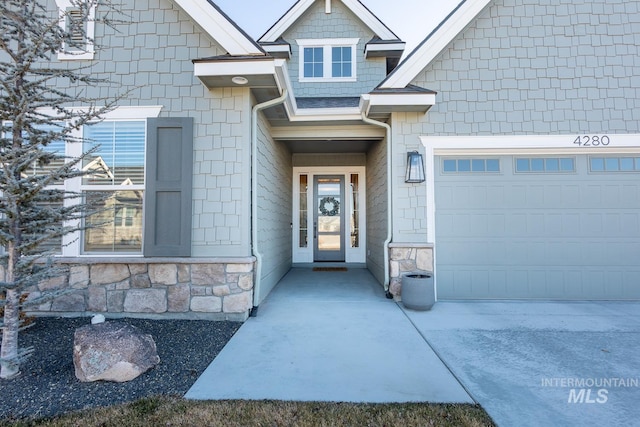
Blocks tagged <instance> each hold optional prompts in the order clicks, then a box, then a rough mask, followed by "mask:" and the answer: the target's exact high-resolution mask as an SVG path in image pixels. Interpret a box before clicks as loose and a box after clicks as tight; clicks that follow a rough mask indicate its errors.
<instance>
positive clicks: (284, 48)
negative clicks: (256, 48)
mask: <svg viewBox="0 0 640 427" xmlns="http://www.w3.org/2000/svg"><path fill="white" fill-rule="evenodd" d="M260 45H261V46H262V49H264V50H265V51H266V52H267V53H268V54H269V55H271V56H273V57H274V58H282V59H291V44H290V43H288V42H287V41H285V40H284V39H282V38H279V39H278V40H276V41H275V42H264V43H260Z"/></svg>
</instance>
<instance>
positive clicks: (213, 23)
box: [174, 0, 264, 56]
mask: <svg viewBox="0 0 640 427" xmlns="http://www.w3.org/2000/svg"><path fill="white" fill-rule="evenodd" d="M174 1H175V2H176V4H178V6H180V7H181V8H182V9H183V10H184V11H185V12H186V13H187V14H188V15H189V16H191V18H192V19H193V20H194V21H196V22H197V23H198V25H200V26H201V27H202V28H203V29H204V30H205V31H206V32H207V33H208V34H209V35H210V36H211V37H213V38H214V39H215V40H216V41H217V42H218V43H220V45H222V47H223V48H224V49H225V50H226V51H227V52H228V53H229V54H231V55H238V56H242V55H263V56H264V52H263V51H262V50H261V49H260V48H259V47H258V46H256V44H255V43H254V42H253V40H251V39H249V38H248V37H247V36H246V35H245V34H243V33H242V31H240V30H239V29H238V27H236V26H235V25H234V24H233V23H231V22H230V21H229V20H228V19H227V17H225V16H224V15H223V14H221V13H220V12H219V11H218V9H216V8H215V7H213V6H212V5H211V4H209V2H208V1H207V0H174Z"/></svg>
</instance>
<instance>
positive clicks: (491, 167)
mask: <svg viewBox="0 0 640 427" xmlns="http://www.w3.org/2000/svg"><path fill="white" fill-rule="evenodd" d="M442 171H443V172H444V173H486V172H490V173H496V172H500V160H499V159H486V158H467V159H443V160H442Z"/></svg>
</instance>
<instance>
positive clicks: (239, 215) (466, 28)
mask: <svg viewBox="0 0 640 427" xmlns="http://www.w3.org/2000/svg"><path fill="white" fill-rule="evenodd" d="M118 1H121V2H122V9H123V12H124V13H125V14H127V15H128V16H130V18H131V23H130V24H128V25H126V26H124V27H123V28H122V29H121V30H123V31H122V32H121V33H116V32H112V31H105V29H104V28H101V27H100V26H99V25H96V26H95V28H91V31H94V32H95V39H96V41H97V42H98V43H99V44H100V45H102V46H105V48H104V49H102V50H100V51H96V52H93V51H92V49H87V51H88V53H87V54H83V55H80V56H78V55H70V56H68V55H66V54H64V53H61V54H60V55H59V57H58V59H57V60H58V61H60V63H62V64H64V63H65V62H66V63H73V64H75V63H76V62H80V63H82V64H87V65H90V70H91V72H92V73H94V74H95V75H96V76H98V77H108V78H109V79H111V80H112V81H115V82H117V83H118V85H119V87H118V88H115V89H113V90H114V93H113V94H112V95H115V94H116V91H122V90H130V89H132V95H131V96H129V97H128V98H126V99H124V100H122V101H121V102H120V104H119V106H118V108H117V109H116V110H114V111H113V112H112V113H109V115H108V116H107V117H106V118H105V121H104V122H102V123H100V124H99V125H96V126H91V127H87V128H86V130H85V132H86V133H87V135H88V136H91V139H92V140H94V141H99V142H101V144H102V145H101V149H100V151H98V152H97V153H96V155H95V157H94V158H92V159H91V161H89V162H87V164H86V165H84V166H85V167H86V168H89V169H90V170H92V171H93V170H95V171H96V173H95V174H92V175H91V176H90V177H88V178H85V179H84V180H79V181H73V182H69V183H67V184H66V185H67V186H69V188H70V189H73V190H77V191H83V192H86V193H87V194H88V195H89V196H90V195H91V192H92V191H105V190H106V191H111V192H112V193H113V196H112V197H110V198H108V199H107V201H106V202H103V203H105V206H106V207H108V208H109V209H110V210H109V212H112V214H111V216H112V219H113V221H112V223H111V225H110V226H108V227H103V228H99V229H94V230H91V231H90V232H86V233H84V234H79V235H76V236H69V237H68V239H67V240H66V241H65V242H64V243H65V245H63V247H62V248H61V250H60V256H59V262H61V263H64V264H68V265H69V267H70V268H69V274H68V275H67V276H65V277H61V278H59V279H56V280H52V281H50V282H47V283H42V284H40V289H34V290H33V293H35V294H37V293H38V292H40V291H44V290H46V289H51V288H68V289H71V290H72V292H69V293H67V294H65V295H63V296H61V297H59V298H57V299H55V300H53V301H52V302H49V303H47V304H45V305H42V306H40V307H38V310H39V311H41V312H43V313H48V314H79V313H87V312H90V313H93V312H96V313H97V312H102V313H108V314H109V315H113V316H118V315H126V316H146V317H174V318H179V317H184V318H193V319H197V318H206V319H233V320H244V319H246V317H247V316H248V315H249V313H250V311H251V310H252V309H253V308H255V307H258V306H259V305H260V304H261V303H262V301H263V300H264V299H265V297H266V296H267V295H268V294H269V292H270V291H271V290H272V289H273V287H274V286H275V285H276V284H277V283H278V281H279V280H280V279H281V278H282V277H283V276H284V274H286V273H287V271H288V270H289V269H290V268H291V267H292V266H297V265H303V266H308V265H312V264H314V263H332V264H331V265H335V263H337V264H343V263H344V264H346V265H350V266H360V267H366V268H368V269H369V270H370V271H371V273H372V274H373V275H374V276H375V277H376V278H377V279H378V280H379V282H380V283H381V286H384V288H385V290H389V292H390V293H391V294H394V295H398V294H399V288H400V279H401V277H402V275H403V274H404V273H406V272H409V271H433V272H435V279H436V287H437V296H438V298H440V299H564V300H566V299H569V300H588V299H620V300H625V299H638V298H640V264H638V262H637V259H638V257H639V256H640V71H638V70H640V47H639V46H640V5H639V4H638V3H637V2H628V1H622V0H620V1H617V0H614V1H611V0H606V1H605V0H579V1H572V2H557V1H553V0H518V1H515V0H493V1H492V0H465V1H462V2H461V3H460V4H459V5H458V6H457V7H456V8H455V9H454V10H453V11H452V13H451V14H450V15H449V16H448V17H447V18H446V19H445V20H444V21H443V22H442V24H441V25H440V26H439V27H437V28H436V29H435V30H434V31H433V32H432V33H431V34H430V35H429V36H428V37H427V38H426V39H425V40H424V41H423V42H422V44H420V45H419V46H418V47H417V48H416V49H415V50H414V51H413V52H412V53H410V54H409V55H408V56H407V57H406V59H404V60H403V61H400V57H401V55H402V53H403V50H404V43H403V42H402V41H401V40H399V39H398V37H397V36H396V35H395V34H394V33H393V31H392V30H391V29H389V28H388V27H387V26H386V25H385V24H384V23H383V22H382V21H381V20H380V19H379V18H378V17H376V16H374V15H373V14H372V13H371V11H369V10H368V9H367V8H366V7H365V6H364V5H363V4H362V3H361V2H360V1H358V0H300V1H298V2H297V3H295V4H294V5H293V6H292V7H291V9H290V10H289V11H288V12H287V13H286V14H285V15H284V16H283V17H282V18H281V19H280V20H278V21H277V22H276V23H275V24H274V25H273V26H272V27H271V28H270V29H269V30H268V31H267V32H266V33H265V34H264V35H263V36H262V37H261V38H260V39H258V40H253V39H251V38H250V37H249V36H248V35H247V34H246V33H245V32H244V31H243V30H242V29H240V28H239V27H238V26H237V25H236V24H235V23H234V22H232V21H231V20H230V19H229V18H228V17H227V16H226V15H225V14H224V12H223V11H222V10H221V9H220V8H219V7H218V6H216V5H215V3H214V2H213V1H207V0H145V1H140V0H138V1H134V0H118ZM51 7H52V8H54V7H57V8H59V9H60V8H64V7H65V0H55V4H54V3H53V1H52V5H51ZM427 12H428V11H425V13H427ZM95 13H96V14H99V13H100V7H98V8H97V9H96V11H95ZM381 18H384V17H381ZM63 89H65V88H63ZM67 89H68V90H73V88H67ZM102 95H104V93H103V94H102ZM79 107H81V106H79ZM85 148H86V147H85ZM66 149H67V153H68V154H73V153H74V152H73V150H80V148H79V147H67V148H66ZM412 152H418V153H419V154H421V155H422V160H420V161H421V162H422V161H423V162H424V166H425V168H424V170H425V171H426V180H425V181H424V182H407V181H411V180H407V179H406V178H407V177H406V173H407V161H408V153H412Z"/></svg>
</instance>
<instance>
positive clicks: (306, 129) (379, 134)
mask: <svg viewBox="0 0 640 427" xmlns="http://www.w3.org/2000/svg"><path fill="white" fill-rule="evenodd" d="M320 132H321V133H322V137H323V138H325V139H353V138H356V139H362V140H368V139H380V138H384V136H385V131H384V129H383V128H380V127H373V126H369V125H342V126H340V125H337V126H282V127H273V128H271V136H273V137H274V138H275V139H278V140H284V139H286V140H305V141H307V140H315V139H318V134H319V133H320Z"/></svg>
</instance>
